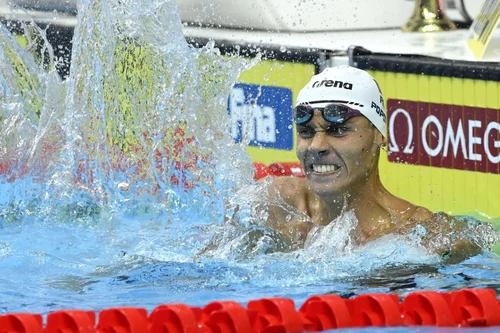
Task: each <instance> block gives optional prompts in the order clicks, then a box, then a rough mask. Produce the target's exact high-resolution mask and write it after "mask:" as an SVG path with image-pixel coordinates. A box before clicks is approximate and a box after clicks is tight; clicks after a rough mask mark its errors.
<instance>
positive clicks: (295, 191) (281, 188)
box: [272, 176, 311, 207]
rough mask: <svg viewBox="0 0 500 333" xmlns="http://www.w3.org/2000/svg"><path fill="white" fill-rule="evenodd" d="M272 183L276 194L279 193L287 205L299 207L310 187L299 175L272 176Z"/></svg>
mask: <svg viewBox="0 0 500 333" xmlns="http://www.w3.org/2000/svg"><path fill="white" fill-rule="evenodd" d="M272 183H273V185H274V189H275V190H276V193H275V194H276V195H278V194H279V195H280V196H281V197H282V198H283V200H285V202H286V203H288V204H289V205H292V206H295V207H300V206H302V204H303V203H304V202H305V201H306V200H307V198H308V196H309V194H310V193H311V188H310V186H309V183H308V182H307V179H306V178H301V177H284V176H280V177H273V178H272Z"/></svg>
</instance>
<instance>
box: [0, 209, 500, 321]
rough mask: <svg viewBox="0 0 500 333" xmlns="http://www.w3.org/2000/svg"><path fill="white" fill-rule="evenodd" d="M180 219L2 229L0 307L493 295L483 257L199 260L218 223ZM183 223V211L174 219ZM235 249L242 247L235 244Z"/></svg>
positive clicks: (393, 252) (364, 254)
mask: <svg viewBox="0 0 500 333" xmlns="http://www.w3.org/2000/svg"><path fill="white" fill-rule="evenodd" d="M184 213H186V215H185V216H183V217H182V220H178V221H171V222H165V221H163V220H162V219H155V218H153V217H152V216H149V215H147V214H143V215H142V216H133V217H123V218H122V219H120V220H117V221H99V223H92V222H88V221H87V222H82V221H78V222H72V221H67V222H49V221H44V222H40V221H32V222H31V221H30V219H25V220H24V221H23V222H22V223H20V222H17V223H10V224H4V225H3V227H2V229H1V230H0V239H1V240H0V265H1V268H2V273H3V274H2V277H1V278H0V308H1V311H2V312H3V313H8V312H19V311H27V312H37V313H47V312H50V311H53V310H57V309H71V308H75V307H77V308H81V309H92V310H96V311H97V310H100V309H103V308H108V307H113V306H138V307H145V308H147V309H149V310H152V309H153V308H154V307H156V306H158V305H160V304H162V303H170V302H183V303H186V304H189V305H193V306H194V305H198V306H203V305H206V304H207V303H209V302H211V301H214V300H236V301H238V302H241V303H243V304H244V303H246V302H247V301H249V300H253V299H258V298H262V297H273V296H280V297H289V298H292V299H293V300H294V301H295V302H296V304H297V306H299V305H300V304H301V303H302V302H303V301H305V299H307V298H308V297H310V296H312V295H315V294H325V293H334V294H338V295H342V296H345V297H351V296H354V295H359V294H363V293H372V292H384V293H396V294H398V295H400V296H402V297H404V296H405V295H406V294H408V293H410V292H413V291H416V290H439V291H451V290H456V289H461V288H470V287H480V288H493V289H495V290H496V291H497V292H498V293H500V282H499V280H498V277H499V276H500V259H499V257H498V256H497V255H493V254H487V253H485V254H482V255H479V256H476V257H473V258H470V259H468V260H466V261H464V262H462V263H460V264H456V265H445V264H441V263H439V262H438V261H437V260H436V258H434V257H432V256H425V255H420V257H416V255H417V254H418V253H417V252H415V251H416V250H414V249H411V248H410V247H408V248H407V249H406V250H402V249H401V247H400V246H401V245H402V244H404V243H403V242H402V243H399V244H397V243H398V242H399V241H401V240H399V239H398V238H396V237H392V236H389V238H388V239H386V241H387V240H390V241H391V242H392V243H394V245H393V246H387V245H382V243H378V244H377V243H375V244H373V246H370V245H368V246H367V247H365V248H363V249H359V250H354V251H352V252H351V253H350V254H346V255H342V256H339V257H335V256H332V257H330V258H328V257H326V256H325V255H324V253H323V254H319V253H318V255H317V256H315V255H314V254H312V253H308V252H307V251H305V250H297V251H295V252H292V253H279V252H277V253H273V254H264V253H253V254H252V255H248V258H246V259H245V258H242V257H239V258H237V259H235V258H223V257H222V256H221V257H217V258H214V257H208V256H197V253H198V251H199V250H200V249H202V248H203V247H204V246H205V245H206V244H207V243H208V242H209V241H210V239H211V237H212V236H213V234H214V233H216V232H220V231H219V228H220V224H214V223H210V221H203V220H200V219H198V218H196V219H190V218H189V212H188V211H186V212H184ZM179 215H182V213H179ZM240 248H245V247H244V246H243V245H242V244H240Z"/></svg>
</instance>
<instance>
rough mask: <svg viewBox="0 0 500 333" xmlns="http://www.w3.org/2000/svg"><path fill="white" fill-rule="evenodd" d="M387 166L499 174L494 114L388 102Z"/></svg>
mask: <svg viewBox="0 0 500 333" xmlns="http://www.w3.org/2000/svg"><path fill="white" fill-rule="evenodd" d="M387 110H388V117H389V127H388V132H389V133H388V134H389V149H390V154H389V161H391V162H396V163H405V164H417V165H427V166H434V167H439V168H450V169H459V170H471V171H477V172H487V173H495V174H498V173H500V114H499V111H498V110H496V109H489V108H479V107H470V106H462V105H450V104H437V103H426V102H415V101H406V100H388V101H387Z"/></svg>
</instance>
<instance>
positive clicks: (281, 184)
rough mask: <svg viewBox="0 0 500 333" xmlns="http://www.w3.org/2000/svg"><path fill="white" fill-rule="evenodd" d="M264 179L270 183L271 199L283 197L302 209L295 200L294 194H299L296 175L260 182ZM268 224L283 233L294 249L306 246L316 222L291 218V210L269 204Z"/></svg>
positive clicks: (287, 201) (290, 203) (291, 204)
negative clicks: (295, 189) (308, 236)
mask: <svg viewBox="0 0 500 333" xmlns="http://www.w3.org/2000/svg"><path fill="white" fill-rule="evenodd" d="M264 181H266V182H267V183H268V191H269V195H270V198H271V200H275V199H276V198H278V197H281V198H282V199H283V200H284V201H285V202H286V204H288V205H290V206H292V207H293V208H295V209H298V210H299V211H300V209H299V208H298V207H297V205H296V203H295V202H294V201H293V196H294V194H295V195H296V194H297V193H296V191H294V188H296V187H297V184H294V183H295V181H296V179H295V177H272V178H267V179H262V180H260V181H259V182H264ZM292 192H293V193H292ZM266 224H267V225H268V226H269V227H271V228H273V229H274V230H276V231H278V232H279V233H280V234H282V235H283V236H284V237H285V238H286V239H287V240H288V243H289V244H290V245H291V247H292V248H293V249H296V248H301V247H303V246H304V242H305V241H306V238H307V235H308V234H309V232H310V231H311V229H312V228H313V226H314V224H313V223H312V222H309V221H304V220H298V219H295V218H291V219H290V212H287V211H286V210H285V209H284V208H283V207H281V206H278V205H269V206H268V218H267V222H266Z"/></svg>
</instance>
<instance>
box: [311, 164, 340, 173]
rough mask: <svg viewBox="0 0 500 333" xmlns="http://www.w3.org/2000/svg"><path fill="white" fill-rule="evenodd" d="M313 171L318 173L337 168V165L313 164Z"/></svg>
mask: <svg viewBox="0 0 500 333" xmlns="http://www.w3.org/2000/svg"><path fill="white" fill-rule="evenodd" d="M312 167H313V171H314V172H318V173H327V172H333V171H335V170H337V169H338V168H339V167H338V165H336V164H333V165H332V164H326V165H325V164H321V165H320V164H313V166H312Z"/></svg>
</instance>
